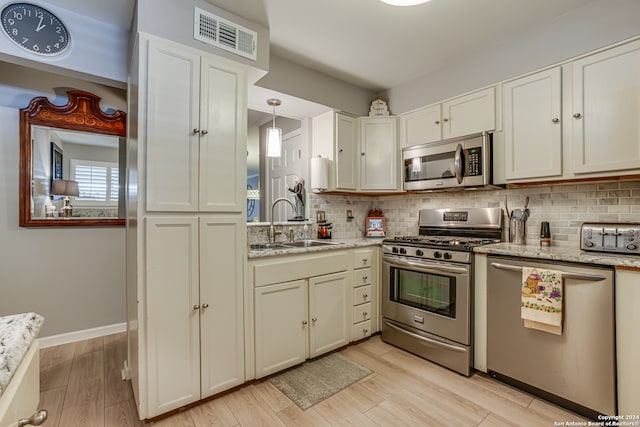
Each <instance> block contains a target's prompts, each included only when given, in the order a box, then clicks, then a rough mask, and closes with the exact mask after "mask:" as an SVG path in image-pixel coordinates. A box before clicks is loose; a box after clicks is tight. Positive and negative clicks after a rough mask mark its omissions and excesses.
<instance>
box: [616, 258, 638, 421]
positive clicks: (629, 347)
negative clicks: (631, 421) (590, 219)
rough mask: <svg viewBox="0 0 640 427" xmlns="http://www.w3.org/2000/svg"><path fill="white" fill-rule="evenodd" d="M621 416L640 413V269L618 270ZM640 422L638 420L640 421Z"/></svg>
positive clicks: (617, 321) (617, 325)
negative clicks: (639, 305)
mask: <svg viewBox="0 0 640 427" xmlns="http://www.w3.org/2000/svg"><path fill="white" fill-rule="evenodd" d="M615 280H616V355H617V369H618V414H620V415H636V416H637V415H639V414H640V386H638V384H640V365H638V354H640V329H638V325H640V311H639V310H638V301H640V270H639V269H633V270H625V269H616V277H615ZM636 421H637V420H636Z"/></svg>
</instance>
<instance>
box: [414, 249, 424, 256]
mask: <svg viewBox="0 0 640 427" xmlns="http://www.w3.org/2000/svg"><path fill="white" fill-rule="evenodd" d="M416 255H417V256H422V255H424V252H422V249H418V250H416Z"/></svg>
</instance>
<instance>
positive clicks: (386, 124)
mask: <svg viewBox="0 0 640 427" xmlns="http://www.w3.org/2000/svg"><path fill="white" fill-rule="evenodd" d="M397 132H398V129H397V118H396V117H394V116H387V117H353V116H350V115H348V114H343V113H334V112H327V113H324V114H321V115H319V116H316V117H314V118H313V119H312V135H313V136H312V152H313V156H322V157H325V158H328V159H329V160H332V162H331V163H332V165H331V166H330V177H329V187H330V189H332V190H345V191H363V192H366V191H397V190H398V188H399V184H398V183H399V181H398V180H399V176H398V164H397V162H398V156H399V149H398V136H397Z"/></svg>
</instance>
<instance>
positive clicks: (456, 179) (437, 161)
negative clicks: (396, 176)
mask: <svg viewBox="0 0 640 427" xmlns="http://www.w3.org/2000/svg"><path fill="white" fill-rule="evenodd" d="M402 163H403V172H402V173H403V187H404V189H405V190H407V191H412V190H414V191H415V190H418V191H419V190H438V189H444V188H464V187H481V186H485V185H492V184H493V182H492V171H491V134H490V133H487V132H483V133H479V134H475V135H469V136H465V137H461V138H454V139H448V140H444V141H438V142H432V143H427V144H422V145H415V146H411V147H406V148H404V149H403V150H402Z"/></svg>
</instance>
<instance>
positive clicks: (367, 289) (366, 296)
mask: <svg viewBox="0 0 640 427" xmlns="http://www.w3.org/2000/svg"><path fill="white" fill-rule="evenodd" d="M365 302H371V285H367V286H360V287H359V288H355V289H354V290H353V305H359V304H362V303H365Z"/></svg>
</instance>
